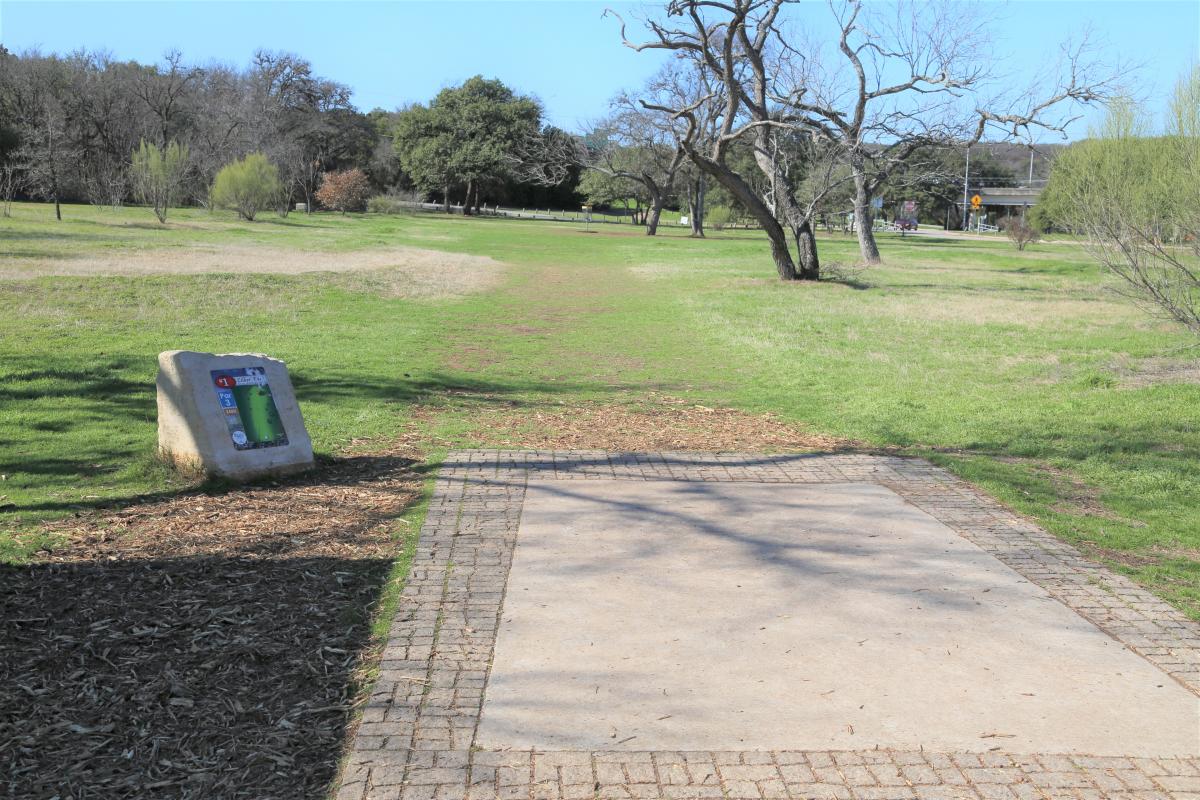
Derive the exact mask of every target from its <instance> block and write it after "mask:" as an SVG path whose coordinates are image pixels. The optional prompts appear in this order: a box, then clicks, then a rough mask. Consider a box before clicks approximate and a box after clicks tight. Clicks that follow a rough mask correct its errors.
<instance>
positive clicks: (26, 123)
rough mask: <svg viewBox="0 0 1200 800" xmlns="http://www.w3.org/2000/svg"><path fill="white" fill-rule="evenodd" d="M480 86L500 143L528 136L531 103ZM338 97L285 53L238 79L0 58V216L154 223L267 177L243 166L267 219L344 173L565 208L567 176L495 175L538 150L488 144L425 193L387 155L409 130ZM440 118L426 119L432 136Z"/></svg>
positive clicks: (120, 64)
mask: <svg viewBox="0 0 1200 800" xmlns="http://www.w3.org/2000/svg"><path fill="white" fill-rule="evenodd" d="M480 86H484V87H486V88H487V89H488V91H490V92H492V94H493V95H497V94H498V95H503V94H504V93H505V92H508V94H509V95H510V96H511V98H513V99H514V101H519V102H518V105H523V110H522V111H521V112H520V113H518V114H517V115H516V116H515V117H513V119H512V120H510V122H511V123H512V124H511V125H508V126H507V127H505V126H501V129H500V130H502V131H504V132H507V133H515V132H516V129H515V128H514V127H513V126H518V127H519V125H520V124H526V123H528V124H532V125H534V126H536V127H537V128H538V131H537V132H538V133H539V134H540V133H541V130H540V121H541V108H540V106H539V105H538V104H537V103H536V102H534V101H532V100H528V99H524V98H516V96H515V95H512V93H511V90H507V88H506V87H503V85H502V84H499V83H498V82H487V81H483V79H481V78H480V79H473V80H472V81H468V83H467V89H468V92H467V93H468V94H470V93H471V91H473V90H474V89H475V88H477V87H480ZM443 94H445V93H443ZM350 96H351V93H350V89H349V87H347V86H346V85H344V84H342V83H339V82H337V81H335V80H332V79H329V78H325V77H322V76H319V75H317V74H315V73H314V71H313V68H312V65H311V64H310V63H309V62H308V61H306V60H305V59H303V58H301V57H299V56H297V55H293V54H289V53H274V52H269V51H266V50H260V51H258V52H256V53H255V54H254V55H253V57H252V58H251V60H250V63H249V65H248V66H246V67H233V66H229V65H226V64H206V65H196V64H190V63H188V62H187V61H185V60H184V58H183V56H182V54H180V53H178V52H174V51H172V52H169V53H167V54H166V56H165V57H164V58H163V60H162V61H161V62H160V63H157V64H139V63H137V62H133V61H119V60H116V59H114V58H113V57H111V56H109V55H107V54H104V53H91V52H85V51H78V52H74V53H71V54H68V55H57V54H43V53H40V52H38V51H29V52H25V53H22V54H14V53H11V52H9V51H7V50H6V49H4V48H3V47H0V200H2V201H3V202H4V203H5V204H6V205H7V203H10V202H11V201H12V199H14V198H36V199H42V200H46V201H49V202H53V203H55V204H56V206H57V205H59V204H61V203H63V202H89V203H93V204H97V205H112V206H115V205H120V204H122V203H125V202H129V201H136V202H144V203H146V204H147V205H150V206H152V207H154V209H155V211H156V213H160V212H165V207H166V206H167V205H170V204H172V203H175V204H192V205H200V206H207V205H210V204H211V203H212V202H213V195H212V191H213V188H214V184H215V182H216V179H217V176H218V173H219V172H220V171H221V170H222V169H223V168H225V167H227V166H229V165H233V164H235V163H237V162H241V161H243V160H244V159H246V157H248V156H251V155H253V154H259V155H261V156H262V157H263V158H264V159H265V164H266V165H269V167H270V168H271V169H273V171H274V172H273V173H271V174H267V173H268V172H269V170H268V171H267V172H264V164H263V163H257V162H256V170H257V172H256V174H257V175H259V176H260V177H264V178H272V177H273V178H274V181H271V180H268V181H267V183H269V184H270V185H271V188H273V190H274V191H273V194H272V197H271V198H270V201H269V202H268V203H267V204H266V207H270V208H274V209H275V210H277V211H280V212H281V213H287V211H288V209H290V208H291V207H292V206H293V205H294V204H295V203H305V204H307V206H308V207H309V208H312V207H314V205H315V204H316V203H317V202H318V195H317V192H318V190H319V189H320V187H321V184H322V182H323V180H324V178H325V176H326V174H332V173H344V172H347V171H350V170H357V171H358V173H360V174H361V178H365V181H366V185H367V186H368V187H369V190H370V192H373V193H383V192H390V191H398V190H405V189H424V188H426V187H427V186H428V187H429V189H430V191H431V192H435V193H437V194H438V195H439V197H440V196H441V195H444V194H446V193H447V189H449V192H450V193H455V192H462V191H463V190H465V189H468V188H469V190H470V196H471V200H472V202H475V203H479V202H485V201H486V202H493V203H494V202H502V201H506V202H515V203H526V204H529V205H547V204H555V203H556V202H557V203H559V204H562V205H567V204H573V203H574V202H576V197H575V195H574V194H573V189H574V184H575V183H577V181H578V171H574V172H570V173H564V174H562V175H561V176H559V177H560V179H559V180H557V181H553V182H550V181H548V180H546V179H545V176H542V177H543V179H542V180H531V179H529V178H530V176H531V175H533V174H534V172H536V169H535V168H534V167H532V166H531V165H530V164H529V163H524V164H521V165H520V167H519V168H518V167H515V166H514V167H513V168H511V169H509V168H507V167H506V166H505V164H504V163H502V161H503V159H499V160H498V157H499V156H501V155H503V156H505V157H511V156H512V155H513V153H514V152H516V151H515V150H512V149H509V148H510V146H511V145H514V144H522V145H523V146H524V147H525V149H526V151H527V155H532V154H534V153H535V151H536V145H537V140H538V137H533V139H532V140H531V141H526V142H514V141H506V142H505V149H504V152H503V153H501V152H499V151H498V150H497V149H496V146H497V143H498V142H499V141H500V139H499V138H497V137H492V139H491V140H490V144H488V145H486V146H483V145H481V146H473V147H469V148H466V149H463V150H460V151H458V152H456V153H455V158H456V159H457V160H456V161H454V162H453V163H450V164H447V165H443V166H445V167H447V168H449V169H451V170H452V171H453V174H450V173H447V175H443V176H442V177H440V178H439V180H438V181H437V184H438V185H437V186H436V187H433V186H432V185H430V184H429V175H428V174H426V173H425V172H422V171H421V170H420V169H419V168H418V167H419V166H421V165H418V164H417V163H416V161H414V160H412V159H406V158H401V157H400V155H398V151H397V149H396V146H395V144H394V137H395V135H396V133H397V129H399V132H400V133H401V134H402V135H407V134H408V133H409V132H411V130H412V126H411V125H407V124H406V122H405V120H406V119H407V117H408V116H409V112H405V111H402V112H387V111H383V110H380V109H376V110H373V111H371V112H369V113H362V112H360V111H359V110H358V109H356V108H355V107H354V105H353V104H352V103H351V101H350ZM491 99H493V100H494V99H496V97H492V98H491ZM483 105H486V103H485V104H483ZM436 107H437V104H436V103H435V104H431V108H435V109H436ZM479 107H480V105H479V104H475V105H472V104H470V103H467V104H466V105H464V106H463V108H464V110H471V109H474V110H475V111H478V109H479ZM410 111H411V110H410ZM450 116H451V115H448V114H442V115H440V116H438V124H444V123H445V120H446V119H448V118H450ZM470 119H471V122H470V123H469V125H474V126H476V128H477V129H478V128H479V127H480V126H485V127H486V126H490V125H492V124H493V123H494V122H495V121H496V120H494V119H490V118H488V117H487V116H486V114H483V115H482V116H481V115H480V114H475V115H474V116H473V117H471V118H470ZM426 132H428V131H426ZM522 133H524V131H522ZM439 135H443V144H444V143H445V142H446V141H449V140H453V141H461V140H463V137H466V139H470V131H469V130H466V129H465V127H463V126H460V127H459V128H454V127H453V126H451V130H449V132H448V133H444V134H439ZM445 137H449V139H446V138H445ZM455 137H458V138H457V139H456V138H455ZM438 146H440V145H438ZM406 167H409V168H411V169H412V170H413V171H412V172H408V171H406V169H405V168H406ZM522 170H526V171H527V172H528V174H526V175H524V176H523V175H522ZM243 171H244V170H243ZM358 173H356V175H355V178H354V180H353V181H351V183H352V184H353V186H354V192H352V193H350V195H346V194H345V193H343V195H342V196H343V197H347V196H351V195H352V196H353V197H354V198H355V200H356V202H357V198H359V197H361V195H362V194H363V193H364V192H363V191H362V181H361V179H360V178H359V177H358ZM243 177H245V176H243ZM342 183H343V184H346V181H345V180H344V179H343V180H342ZM260 188H261V187H260ZM459 199H461V198H459ZM259 200H261V198H259ZM340 202H341V201H340V200H339V203H340ZM255 205H256V206H260V204H259V203H256V204H255ZM260 207H261V206H260ZM338 210H345V206H344V205H339V206H338ZM160 218H162V215H161V213H160Z"/></svg>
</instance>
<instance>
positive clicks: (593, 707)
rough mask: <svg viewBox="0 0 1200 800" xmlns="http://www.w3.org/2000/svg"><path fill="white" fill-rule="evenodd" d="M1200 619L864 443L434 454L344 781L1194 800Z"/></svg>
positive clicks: (384, 794) (422, 790)
mask: <svg viewBox="0 0 1200 800" xmlns="http://www.w3.org/2000/svg"><path fill="white" fill-rule="evenodd" d="M1198 698H1200V625H1198V624H1197V623H1196V622H1195V621H1193V620H1190V619H1188V618H1187V617H1186V616H1184V615H1183V614H1182V613H1180V612H1179V611H1178V610H1176V609H1174V608H1172V607H1171V606H1169V605H1167V604H1166V603H1165V602H1163V601H1162V600H1160V599H1158V598H1156V597H1155V596H1154V595H1152V594H1150V593H1149V592H1147V591H1146V590H1145V589H1142V588H1141V587H1139V586H1137V585H1136V584H1134V583H1132V582H1131V581H1130V580H1128V579H1127V578H1125V577H1123V576H1121V575H1118V574H1116V573H1114V572H1112V571H1110V570H1108V569H1106V568H1105V567H1103V566H1101V565H1099V564H1096V563H1094V562H1092V561H1089V560H1088V559H1086V558H1085V557H1084V556H1083V555H1081V554H1080V553H1079V552H1078V551H1077V550H1075V549H1074V548H1073V547H1071V546H1070V545H1069V544H1067V543H1065V542H1063V541H1061V540H1059V539H1057V538H1055V537H1054V536H1052V535H1050V534H1049V533H1047V532H1046V531H1044V530H1042V529H1041V528H1039V527H1038V526H1037V525H1035V524H1033V523H1032V522H1030V521H1028V520H1025V519H1022V518H1021V517H1019V516H1017V515H1015V514H1014V513H1012V512H1011V511H1009V510H1008V509H1006V508H1004V507H1003V506H1001V505H1000V504H999V503H997V502H996V501H995V500H994V499H992V498H991V497H989V496H988V495H986V494H985V493H983V492H982V491H980V490H978V489H976V488H974V487H972V486H970V485H969V484H966V483H965V482H963V481H960V480H958V479H957V478H955V477H954V476H952V475H950V474H949V473H947V472H945V471H944V470H942V469H939V468H938V467H935V466H933V465H932V464H929V463H928V462H925V461H921V460H919V459H910V458H899V457H894V456H884V455H869V454H849V453H839V454H781V455H758V454H736V453H720V454H718V453H611V452H603V451H578V450H577V451H519V450H517V451H512V450H508V451H494V450H466V451H458V452H452V453H449V454H448V455H447V457H446V459H445V461H444V462H443V464H442V467H441V469H440V471H439V473H438V476H437V481H436V487H435V490H434V493H433V496H432V498H431V500H430V503H429V507H428V512H427V515H426V517H425V521H424V523H423V525H422V527H421V533H420V538H419V540H418V542H417V545H416V550H415V553H414V555H413V561H412V566H411V568H410V570H409V574H408V578H407V580H406V582H405V585H404V589H403V593H402V596H401V599H400V603H399V606H398V608H397V612H396V616H395V618H394V620H393V623H392V628H391V631H390V632H389V635H388V639H387V643H386V645H385V647H384V650H383V653H382V660H381V663H380V670H379V677H378V680H377V681H376V683H375V686H374V688H373V689H372V691H371V695H370V698H369V700H368V702H367V703H366V705H365V707H364V708H363V712H362V717H361V721H360V723H359V725H358V727H357V730H356V733H355V736H354V743H353V747H352V751H351V753H350V755H349V757H348V758H347V760H346V766H345V768H344V771H343V773H342V775H341V778H340V784H339V788H338V794H337V797H338V798H339V800H384V799H385V798H386V799H387V800H396V799H397V798H399V799H400V800H435V799H436V798H442V799H443V800H448V799H449V798H454V799H455V800H464V799H465V800H482V799H484V798H486V799H487V800H493V799H494V798H510V799H511V798H522V799H523V800H572V799H575V800H578V799H581V798H588V799H590V800H596V799H597V798H682V799H684V800H691V799H692V798H714V799H715V798H722V800H776V799H778V800H785V799H786V800H796V798H817V797H821V798H858V799H859V800H865V798H877V799H878V798H886V800H934V799H935V798H937V799H938V800H944V798H963V799H964V800H987V798H1001V797H1002V798H1007V799H1008V800H1014V798H1025V797H1029V798H1051V799H1052V800H1057V799H1058V798H1074V799H1075V800H1081V799H1082V798H1092V799H1093V800H1099V799H1103V798H1107V799H1108V800H1145V799H1147V798H1154V799H1155V800H1162V799H1163V798H1178V799H1179V800H1183V798H1200V707H1198Z"/></svg>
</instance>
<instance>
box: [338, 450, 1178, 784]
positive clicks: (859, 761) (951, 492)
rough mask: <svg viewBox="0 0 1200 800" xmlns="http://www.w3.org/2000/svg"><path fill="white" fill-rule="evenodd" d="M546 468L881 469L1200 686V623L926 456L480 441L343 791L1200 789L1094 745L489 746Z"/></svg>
mask: <svg viewBox="0 0 1200 800" xmlns="http://www.w3.org/2000/svg"><path fill="white" fill-rule="evenodd" d="M530 478H537V479H542V480H580V479H610V480H656V481H657V480H673V481H754V482H768V483H834V482H836V483H845V482H872V483H878V484H881V485H883V486H886V487H888V488H889V489H891V490H892V491H894V492H896V493H897V494H899V495H900V496H901V497H903V498H904V499H905V500H907V501H908V502H910V503H912V504H913V505H914V506H916V507H918V508H920V509H921V510H923V511H925V512H926V513H928V514H930V515H931V516H933V517H935V518H937V519H938V520H940V521H941V522H942V523H944V524H945V525H947V526H948V527H950V528H952V529H953V530H955V531H956V532H958V533H959V534H960V535H962V536H963V537H965V538H967V539H969V540H970V541H972V542H974V543H975V544H976V545H978V546H979V547H981V548H983V549H984V550H986V551H987V552H989V553H991V554H992V555H994V556H995V557H996V558H998V559H1000V561H1002V562H1003V563H1004V564H1006V565H1008V566H1009V567H1011V568H1012V569H1014V570H1015V571H1017V572H1018V573H1020V574H1021V575H1023V576H1024V577H1026V578H1028V579H1029V580H1030V581H1032V582H1033V583H1035V584H1037V585H1039V586H1041V587H1043V588H1044V589H1045V590H1047V591H1048V592H1050V594H1051V595H1053V596H1054V597H1055V598H1057V599H1058V600H1059V601H1061V602H1062V603H1064V604H1065V605H1067V606H1068V607H1070V608H1072V609H1074V610H1075V611H1076V612H1078V613H1079V614H1080V615H1082V616H1083V617H1084V618H1086V619H1087V620H1089V621H1090V622H1092V623H1093V624H1095V625H1096V626H1097V627H1099V628H1100V629H1102V630H1104V631H1105V632H1107V633H1108V634H1109V635H1110V636H1112V637H1113V638H1114V639H1116V640H1117V641H1119V642H1121V643H1122V644H1124V645H1126V646H1127V647H1129V648H1130V649H1131V650H1133V651H1134V652H1136V653H1138V654H1140V655H1141V656H1143V657H1144V658H1146V659H1147V660H1148V661H1150V662H1151V663H1153V664H1155V665H1156V666H1157V667H1159V668H1160V669H1162V670H1163V672H1164V673H1166V674H1167V675H1170V676H1171V677H1172V678H1174V679H1175V680H1176V681H1178V682H1179V683H1181V684H1183V685H1184V686H1185V687H1187V688H1188V689H1189V690H1190V691H1192V692H1193V693H1195V694H1198V695H1200V626H1198V625H1196V624H1195V623H1193V622H1191V621H1190V620H1189V619H1187V618H1186V617H1185V616H1184V615H1183V614H1181V613H1180V612H1178V611H1176V610H1175V609H1174V608H1172V607H1171V606H1169V605H1167V604H1166V603H1164V602H1162V601H1161V600H1159V599H1158V598H1156V597H1155V596H1154V595H1152V594H1150V593H1149V592H1147V591H1146V590H1144V589H1142V588H1140V587H1138V586H1137V585H1135V584H1133V583H1132V582H1131V581H1129V580H1127V579H1126V578H1124V577H1122V576H1120V575H1117V574H1115V573H1113V572H1111V571H1110V570H1107V569H1105V568H1104V567H1102V566H1099V565H1097V564H1094V563H1092V562H1090V561H1088V560H1087V559H1085V558H1084V557H1083V556H1082V555H1080V554H1079V552H1078V551H1077V550H1075V549H1074V548H1073V547H1071V546H1070V545H1068V544H1065V543H1064V542H1062V541H1060V540H1058V539H1056V538H1055V537H1054V536H1052V535H1050V534H1048V533H1046V532H1045V531H1043V530H1042V529H1040V528H1039V527H1037V526H1036V525H1034V524H1032V523H1031V522H1029V521H1028V520H1025V519H1022V518H1021V517H1019V516H1017V515H1015V514H1013V513H1012V512H1011V511H1009V510H1007V509H1005V508H1004V507H1003V506H1001V505H1000V504H999V503H997V502H996V501H995V500H993V499H992V498H990V497H988V496H987V495H986V494H984V493H982V492H980V491H979V490H977V489H975V488H974V487H972V486H970V485H968V484H966V483H964V482H963V481H960V480H958V479H957V478H955V477H954V476H952V475H950V474H949V473H948V472H946V471H945V470H942V469H940V468H938V467H935V466H933V465H932V464H929V463H928V462H926V461H922V460H919V459H909V458H900V457H896V456H882V455H865V454H834V455H826V454H791V455H753V454H715V453H608V452H603V451H578V450H575V451H494V450H466V451H458V452H454V453H451V454H450V455H449V456H448V457H447V458H446V460H445V462H444V463H443V466H442V469H441V471H440V473H439V475H438V478H437V485H436V487H435V491H434V495H433V499H432V501H431V503H430V507H429V511H428V514H427V516H426V519H425V524H424V526H423V527H422V529H421V534H420V539H419V541H418V544H417V551H416V556H415V558H414V560H413V564H412V567H411V570H410V572H409V576H408V580H407V583H406V584H405V588H404V592H403V596H402V599H401V604H400V608H399V610H398V612H397V614H396V617H395V620H394V621H393V624H392V627H391V631H390V634H389V639H388V642H387V644H386V647H385V650H384V652H383V659H382V664H381V669H380V673H379V678H378V681H377V683H376V685H375V687H374V689H373V691H372V692H371V696H370V699H369V702H368V705H367V707H366V709H365V710H364V712H363V717H362V721H361V724H360V725H359V728H358V732H357V735H356V737H355V740H354V743H353V746H352V751H351V754H350V756H349V759H348V761H347V764H346V767H345V770H344V773H343V775H342V783H341V786H340V790H339V793H338V795H337V796H338V798H339V800H383V799H384V798H395V799H399V798H403V799H404V800H416V799H417V798H426V799H428V800H434V799H435V798H445V799H447V800H449V799H450V798H457V799H461V798H479V799H482V798H523V799H524V800H539V799H541V798H545V799H546V800H565V799H566V798H618V797H620V798H706V797H713V798H730V799H734V798H756V799H757V800H763V799H764V798H864V799H865V798H888V800H892V799H893V798H895V799H897V800H898V799H899V798H1025V797H1030V798H1059V797H1062V798H1067V797H1070V798H1130V799H1132V798H1192V797H1194V798H1200V757H1190V758H1170V759H1146V758H1092V757H1086V756H1079V755H1045V754H1014V753H1006V752H1003V751H1002V750H1001V749H1000V748H996V749H993V750H987V751H986V752H980V753H932V752H928V751H920V752H911V751H894V750H865V751H834V752H825V751H822V752H813V751H804V752H795V751H750V752H737V751H721V752H658V751H655V752H626V751H620V752H541V751H488V750H482V749H480V748H477V747H476V746H475V734H476V728H477V726H478V723H479V719H480V714H481V711H482V708H483V698H484V692H485V690H486V688H487V681H488V675H489V669H490V665H491V659H492V653H493V649H494V645H495V640H496V631H497V628H498V625H499V615H500V611H501V606H502V604H503V601H504V591H505V584H506V581H507V577H508V571H509V567H510V566H511V564H512V557H513V552H514V548H515V545H516V539H517V528H518V525H519V523H520V515H521V507H522V503H523V501H524V496H525V486H526V483H527V481H528V480H529V479H530ZM1198 724H1200V723H1198Z"/></svg>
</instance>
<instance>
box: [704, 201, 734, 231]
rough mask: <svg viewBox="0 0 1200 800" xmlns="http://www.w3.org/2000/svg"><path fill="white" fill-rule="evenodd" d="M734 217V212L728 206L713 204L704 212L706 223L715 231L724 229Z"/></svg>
mask: <svg viewBox="0 0 1200 800" xmlns="http://www.w3.org/2000/svg"><path fill="white" fill-rule="evenodd" d="M732 219H733V212H732V211H730V210H729V208H728V207H727V206H711V207H710V208H708V209H706V210H705V212H704V224H705V225H707V226H708V227H710V228H712V229H713V230H714V231H719V230H724V229H725V226H726V225H728V224H729V223H730V221H731V220H732Z"/></svg>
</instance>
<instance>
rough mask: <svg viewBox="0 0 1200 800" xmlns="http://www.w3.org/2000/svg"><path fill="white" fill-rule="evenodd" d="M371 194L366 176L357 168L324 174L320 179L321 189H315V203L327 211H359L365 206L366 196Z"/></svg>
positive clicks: (369, 183)
mask: <svg viewBox="0 0 1200 800" xmlns="http://www.w3.org/2000/svg"><path fill="white" fill-rule="evenodd" d="M370 192H371V182H370V181H369V180H367V174H366V173H365V172H363V171H362V170H361V169H358V168H357V167H356V168H354V169H345V170H340V171H338V172H326V173H325V175H324V177H323V178H322V179H321V188H320V189H317V201H318V202H319V203H320V204H321V205H323V206H325V207H326V208H328V209H331V210H333V211H340V212H342V213H343V214H345V213H346V212H347V211H361V210H362V209H363V207H365V206H366V204H367V195H369V194H370Z"/></svg>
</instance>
